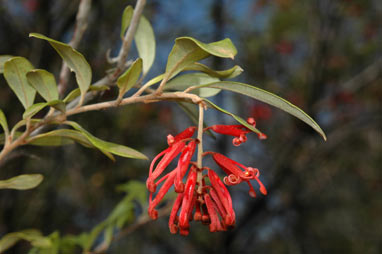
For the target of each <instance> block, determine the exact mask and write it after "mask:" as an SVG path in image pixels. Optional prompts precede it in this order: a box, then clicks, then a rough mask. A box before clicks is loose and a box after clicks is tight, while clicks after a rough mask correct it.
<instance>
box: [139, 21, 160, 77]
mask: <svg viewBox="0 0 382 254" xmlns="http://www.w3.org/2000/svg"><path fill="white" fill-rule="evenodd" d="M134 40H135V45H136V46H137V50H138V54H139V57H140V58H142V60H143V75H145V74H146V73H147V72H148V71H149V70H150V68H151V66H152V65H153V63H154V59H155V47H156V45H155V35H154V31H153V28H152V27H151V24H150V22H149V21H148V20H147V19H146V18H145V17H144V16H141V18H140V20H139V24H138V27H137V31H136V33H135V36H134Z"/></svg>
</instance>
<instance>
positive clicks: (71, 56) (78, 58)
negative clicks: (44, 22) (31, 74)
mask: <svg viewBox="0 0 382 254" xmlns="http://www.w3.org/2000/svg"><path fill="white" fill-rule="evenodd" d="M29 37H35V38H38V39H42V40H46V41H48V42H49V44H50V45H51V46H52V47H53V48H54V49H55V50H56V51H57V53H58V54H59V55H60V56H61V58H62V59H63V60H64V61H65V63H66V64H67V65H68V67H69V68H70V70H71V71H74V73H75V74H76V80H77V84H78V86H79V88H80V90H81V96H85V94H86V92H87V91H88V89H89V86H90V83H91V80H92V70H91V68H90V65H89V64H88V62H87V61H86V59H85V57H84V56H83V55H82V54H81V53H79V52H78V51H77V50H75V49H73V48H72V47H71V46H69V45H68V44H65V43H63V42H59V41H56V40H53V39H51V38H48V37H46V36H45V35H42V34H38V33H31V34H29Z"/></svg>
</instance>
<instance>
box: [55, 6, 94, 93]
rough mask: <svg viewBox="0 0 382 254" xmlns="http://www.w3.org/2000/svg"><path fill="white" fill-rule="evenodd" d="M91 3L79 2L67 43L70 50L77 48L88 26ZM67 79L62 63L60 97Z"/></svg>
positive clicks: (59, 85) (64, 65)
mask: <svg viewBox="0 0 382 254" xmlns="http://www.w3.org/2000/svg"><path fill="white" fill-rule="evenodd" d="M91 2H92V0H81V2H80V4H79V7H78V12H77V16H76V24H75V28H74V33H73V36H72V39H71V41H70V42H69V45H70V46H72V48H77V47H78V45H79V44H80V41H81V39H82V37H83V35H84V32H85V30H86V28H87V26H88V17H89V13H90V7H91ZM68 79H69V68H68V66H67V65H66V63H65V62H63V63H62V66H61V71H60V82H59V84H58V92H59V94H60V96H61V97H62V96H63V95H64V93H65V91H66V89H67V86H68Z"/></svg>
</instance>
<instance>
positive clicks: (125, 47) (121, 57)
mask: <svg viewBox="0 0 382 254" xmlns="http://www.w3.org/2000/svg"><path fill="white" fill-rule="evenodd" d="M145 4H146V0H138V1H137V4H136V5H135V9H134V13H133V17H132V18H131V22H130V26H129V28H128V29H127V32H126V34H125V37H124V39H123V44H122V48H121V50H120V51H119V54H118V57H117V59H118V64H117V69H120V70H122V69H123V68H124V66H125V62H126V59H127V55H128V53H129V50H130V48H131V43H132V42H133V39H134V35H135V32H136V31H137V27H138V24H139V20H140V18H141V15H142V11H143V8H144V7H145Z"/></svg>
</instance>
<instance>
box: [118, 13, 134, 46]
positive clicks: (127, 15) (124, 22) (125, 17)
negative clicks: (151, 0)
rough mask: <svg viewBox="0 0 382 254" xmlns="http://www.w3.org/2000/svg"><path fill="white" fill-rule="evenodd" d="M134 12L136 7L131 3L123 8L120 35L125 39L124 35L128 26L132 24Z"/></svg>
mask: <svg viewBox="0 0 382 254" xmlns="http://www.w3.org/2000/svg"><path fill="white" fill-rule="evenodd" d="M133 12H134V9H133V7H131V5H129V6H127V7H126V8H125V9H124V10H123V14H122V26H121V32H120V36H121V39H122V40H123V37H124V36H125V32H126V30H127V28H128V27H129V25H130V22H131V18H132V17H133Z"/></svg>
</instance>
